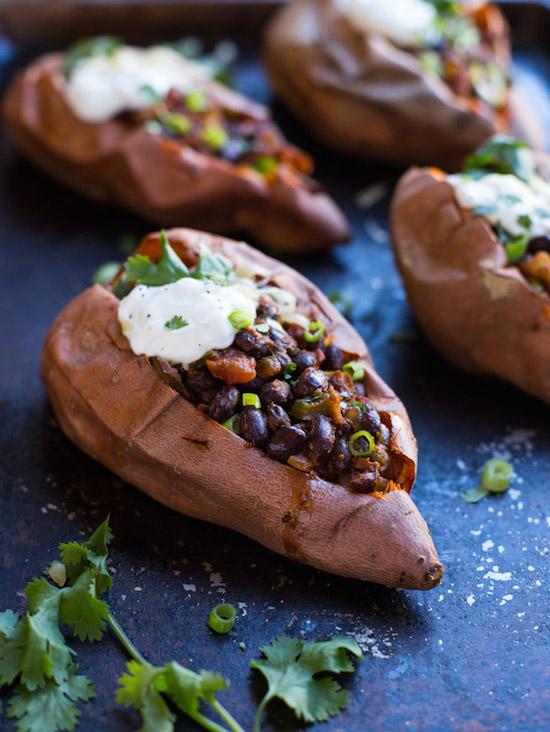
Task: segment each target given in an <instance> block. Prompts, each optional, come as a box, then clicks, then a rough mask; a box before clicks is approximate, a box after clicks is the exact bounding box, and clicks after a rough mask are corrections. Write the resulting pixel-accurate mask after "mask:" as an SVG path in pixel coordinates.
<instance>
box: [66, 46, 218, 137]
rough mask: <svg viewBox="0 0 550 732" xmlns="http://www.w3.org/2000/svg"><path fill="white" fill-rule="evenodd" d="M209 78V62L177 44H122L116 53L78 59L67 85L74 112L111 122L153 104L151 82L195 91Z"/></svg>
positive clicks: (160, 89)
mask: <svg viewBox="0 0 550 732" xmlns="http://www.w3.org/2000/svg"><path fill="white" fill-rule="evenodd" d="M207 78H208V73H207V70H206V68H205V67H204V66H203V65H202V64H200V63H197V62H195V61H190V60H188V59H185V58H183V56H181V54H179V53H177V51H174V50H173V49H171V48H167V47H164V46H152V47H151V48H134V47H131V46H122V47H121V48H119V49H118V50H117V51H115V53H113V54H112V55H96V56H90V57H89V58H84V59H82V60H81V61H79V62H78V64H77V65H76V67H75V69H74V70H73V72H72V73H71V75H70V78H69V79H68V81H67V85H66V88H65V98H66V100H67V102H68V104H69V106H70V107H71V109H72V111H73V112H74V114H75V115H76V116H77V117H79V118H80V119H82V120H84V121H85V122H98V123H99V122H105V121H107V120H109V119H111V118H112V117H114V116H115V115H117V114H119V113H120V112H122V111H124V110H137V109H142V108H144V107H147V106H149V105H150V104H151V94H150V92H148V90H147V87H150V88H151V89H153V90H154V91H155V92H156V94H158V95H159V96H164V95H165V94H167V93H168V92H169V91H170V89H177V90H178V91H181V92H184V93H185V92H186V91H189V90H190V89H192V88H194V87H196V86H197V84H199V83H200V82H203V81H204V80H205V79H207Z"/></svg>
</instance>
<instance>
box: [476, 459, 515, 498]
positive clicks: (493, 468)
mask: <svg viewBox="0 0 550 732" xmlns="http://www.w3.org/2000/svg"><path fill="white" fill-rule="evenodd" d="M511 477H512V466H511V465H510V463H509V462H508V461H507V460H502V459H501V458H491V459H490V460H487V462H486V463H485V465H484V466H483V470H482V471H481V487H482V488H484V489H485V490H486V491H489V493H504V491H505V490H506V489H507V488H508V484H509V483H510V478H511Z"/></svg>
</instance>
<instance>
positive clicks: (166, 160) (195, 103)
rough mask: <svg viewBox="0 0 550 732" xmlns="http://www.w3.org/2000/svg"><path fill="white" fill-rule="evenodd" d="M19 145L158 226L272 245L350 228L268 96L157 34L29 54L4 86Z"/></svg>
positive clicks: (326, 237)
mask: <svg viewBox="0 0 550 732" xmlns="http://www.w3.org/2000/svg"><path fill="white" fill-rule="evenodd" d="M4 120H5V123H6V125H7V127H8V129H9V131H10V133H11V136H12V137H13V139H14V140H15V143H16V145H17V147H18V148H19V149H20V150H21V151H22V152H23V153H24V154H25V155H27V156H28V157H29V158H30V159H31V160H33V161H34V162H35V163H37V164H38V165H39V166H40V167H42V168H44V169H45V170H46V171H47V172H48V173H50V174H51V175H52V176H54V177H55V178H57V179H58V180H60V181H62V182H63V183H66V184H68V185H69V186H71V187H73V188H75V189H76V190H78V191H81V192H82V193H84V194H85V195H87V196H89V197H90V198H93V199H95V200H98V201H103V202H105V203H108V204H111V205H118V206H122V207H125V208H127V209H129V210H131V211H134V212H135V213H137V214H139V215H141V216H143V217H145V218H147V219H150V220H152V221H154V222H156V223H159V224H161V225H164V226H174V225H187V226H194V227H198V228H208V229H209V230H210V231H215V232H220V233H244V234H247V235H249V236H252V237H254V238H255V239H256V240H257V241H259V242H260V243H262V244H265V245H266V246H268V247H271V248H273V249H275V250H278V251H284V252H290V253H293V252H307V251H313V250H317V249H323V248H326V247H329V246H330V245H331V244H334V243H336V242H341V241H345V240H346V239H348V238H349V229H348V225H347V222H346V220H345V218H344V216H343V214H342V212H341V211H340V210H339V208H338V207H337V206H336V204H335V203H334V202H333V201H332V199H331V198H330V197H329V196H328V195H327V194H326V193H325V192H324V191H323V190H322V189H321V187H320V186H319V184H318V183H316V182H315V181H313V180H312V179H311V178H310V174H311V171H312V167H313V165H312V160H311V158H310V157H309V156H308V155H307V154H306V153H304V152H303V151H301V150H298V149H297V148H295V147H293V146H292V145H289V144H288V143H287V142H286V140H285V139H284V138H283V136H282V134H281V133H280V131H279V130H278V128H277V127H276V126H275V125H274V124H273V122H272V121H271V119H270V115H269V111H268V110H267V108H266V107H264V106H262V105H260V104H257V103H255V102H253V101H252V100H250V99H248V98H247V97H245V96H243V95H242V94H239V93H237V92H235V91H232V90H230V89H229V88H227V87H225V86H223V85H222V84H220V83H218V82H216V81H214V80H212V78H211V77H210V75H209V70H208V68H207V67H206V65H204V64H201V63H199V62H197V61H190V60H188V59H185V58H183V57H182V56H181V55H180V54H179V53H178V52H177V51H176V50H174V49H172V48H168V47H165V46H156V47H151V48H148V49H138V48H132V47H129V46H123V45H121V44H119V43H118V42H117V41H116V40H115V39H110V38H104V37H100V38H96V39H91V40H88V41H83V42H81V43H80V44H77V45H76V46H75V47H73V48H72V49H69V51H67V52H66V53H65V54H59V53H54V54H48V55H46V56H42V57H40V58H39V59H37V60H36V61H34V62H33V63H32V64H31V65H30V66H29V67H28V68H26V69H25V70H24V71H23V72H22V73H20V74H19V75H18V76H17V77H16V79H15V80H14V81H13V82H12V84H11V86H10V87H9V89H8V91H7V94H6V97H5V100H4Z"/></svg>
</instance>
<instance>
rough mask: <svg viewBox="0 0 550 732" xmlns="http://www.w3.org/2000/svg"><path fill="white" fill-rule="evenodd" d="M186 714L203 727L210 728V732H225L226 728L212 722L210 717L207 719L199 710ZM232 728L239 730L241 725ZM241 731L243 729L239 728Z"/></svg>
mask: <svg viewBox="0 0 550 732" xmlns="http://www.w3.org/2000/svg"><path fill="white" fill-rule="evenodd" d="M220 706H221V704H220ZM188 714H189V716H190V717H191V719H194V720H195V722H197V723H198V724H200V725H201V726H202V727H204V729H208V730H210V732H227V730H226V728H225V727H222V726H221V724H218V723H217V722H214V721H213V720H212V719H208V717H205V716H204V714H201V713H200V712H195V714H190V713H189V712H188ZM233 729H238V730H241V727H234V728H233ZM241 732H244V730H241Z"/></svg>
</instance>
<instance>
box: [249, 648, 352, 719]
mask: <svg viewBox="0 0 550 732" xmlns="http://www.w3.org/2000/svg"><path fill="white" fill-rule="evenodd" d="M261 651H262V653H263V655H264V658H262V659H260V660H259V661H252V663H251V664H250V667H251V668H253V669H257V670H258V671H260V673H262V674H263V676H264V678H265V680H266V681H267V692H266V694H265V696H264V697H263V699H262V701H261V702H260V705H259V707H258V711H257V714H256V719H255V722H254V732H259V731H260V729H261V723H262V717H263V715H264V712H265V709H266V707H267V705H268V704H269V703H270V702H271V701H272V700H273V699H280V700H281V701H283V702H284V703H285V704H286V705H287V706H288V707H290V709H292V711H293V712H294V714H295V715H296V716H297V717H298V718H299V719H302V720H303V721H304V722H324V721H326V720H327V719H328V718H329V717H333V716H335V715H336V714H338V713H339V712H341V711H342V710H343V709H344V708H345V707H346V706H347V703H348V692H347V691H346V690H345V689H343V688H342V687H341V686H340V684H339V683H338V681H336V679H334V678H333V675H334V674H341V673H350V672H352V671H353V670H354V666H353V663H352V660H351V658H350V656H355V657H356V658H358V659H360V660H362V659H363V654H362V653H361V649H360V648H359V646H358V645H357V643H356V641H354V640H353V639H352V638H345V637H337V638H333V639H332V640H328V641H319V642H317V643H306V642H305V641H303V640H299V639H297V638H289V637H288V636H285V635H281V636H279V637H278V638H275V640H273V641H272V642H271V643H270V644H269V645H267V646H263V647H262V649H261ZM320 674H322V676H320ZM327 674H330V675H327Z"/></svg>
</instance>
